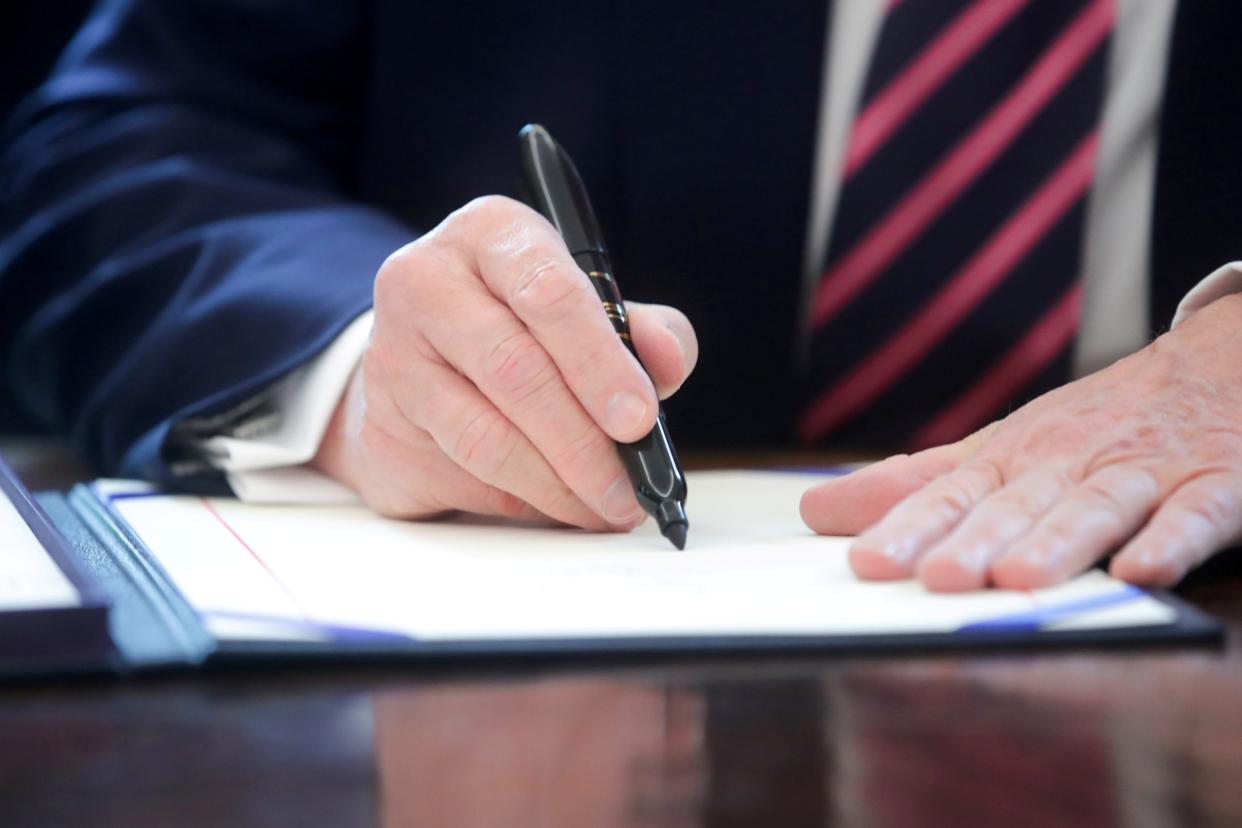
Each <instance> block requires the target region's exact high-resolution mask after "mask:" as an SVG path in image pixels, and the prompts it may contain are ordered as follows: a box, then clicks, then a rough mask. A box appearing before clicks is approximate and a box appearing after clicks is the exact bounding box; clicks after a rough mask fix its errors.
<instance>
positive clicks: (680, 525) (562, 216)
mask: <svg viewBox="0 0 1242 828" xmlns="http://www.w3.org/2000/svg"><path fill="white" fill-rule="evenodd" d="M518 143H519V144H520V146H521V153H522V174H523V177H524V180H525V183H526V186H527V188H528V190H529V191H530V192H529V194H530V197H531V199H532V200H533V201H534V204H533V205H532V206H534V207H535V209H537V210H538V211H539V212H540V213H542V214H543V215H544V217H545V218H547V219H548V221H550V222H552V224H553V225H555V226H556V229H557V231H558V232H560V234H561V238H562V239H564V240H565V246H566V247H568V248H569V252H570V254H571V255H572V256H573V257H574V261H575V262H576V263H577V264H578V267H579V268H581V269H582V272H583V273H585V274H586V275H587V276H588V277H590V279H591V284H593V285H595V292H596V293H598V294H599V298H600V301H602V302H603V303H604V312H605V313H607V314H608V318H609V319H611V320H612V327H613V329H614V330H615V331H616V332H617V336H619V337H621V341H622V342H624V343H625V347H627V348H629V349H630V353H631V354H633V355H634V358H635V359H638V352H637V351H636V350H634V342H633V340H632V339H631V338H630V325H629V322H628V321H627V320H626V316H625V305H624V304H622V302H621V293H620V291H618V290H617V283H616V282H615V281H614V280H613V276H612V263H611V262H610V261H609V258H608V248H606V247H605V246H604V236H603V234H602V233H601V232H600V230H599V223H598V222H597V221H596V219H595V211H594V210H592V209H591V200H590V199H589V198H587V193H586V187H584V186H583V184H582V179H581V177H579V175H578V169H577V168H576V167H575V166H574V162H573V161H571V160H570V158H569V155H568V154H567V153H566V152H565V150H563V149H561V146H560V145H559V144H557V143H556V141H554V140H553V139H552V136H551V135H549V134H548V131H547V130H546V129H544V128H543V127H541V126H539V125H538V124H527V125H526V126H524V127H522V131H521V132H519V133H518ZM639 364H640V365H641V364H642V361H641V360H639ZM617 452H618V453H619V454H620V455H621V462H622V464H623V465H624V466H625V471H626V473H627V474H629V476H630V482H631V483H633V484H634V494H635V495H636V496H637V497H638V502H639V503H640V504H642V507H643V509H645V510H646V512H647V514H649V515H651V516H652V517H654V518H655V520H656V523H657V524H658V525H659V527H660V534H662V535H664V537H666V538H668V539H669V540H670V541H672V542H673V545H674V546H676V547H677V548H678V549H685V547H686V530H687V528H688V526H689V524H688V523H687V522H686V477H685V475H684V474H682V472H681V466H680V465H679V464H678V463H677V453H676V452H675V451H673V443H672V441H671V440H669V436H668V426H667V425H666V424H665V421H664V408H663V407H661V408H660V411H659V414H658V416H657V417H656V423H655V427H654V428H652V429H651V433H650V434H648V435H647V436H646V437H644V438H642V439H641V440H638V441H637V442H633V443H617Z"/></svg>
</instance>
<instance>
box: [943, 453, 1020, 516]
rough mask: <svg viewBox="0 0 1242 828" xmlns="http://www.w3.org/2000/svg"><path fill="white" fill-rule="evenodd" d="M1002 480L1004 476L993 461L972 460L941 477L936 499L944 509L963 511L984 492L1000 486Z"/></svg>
mask: <svg viewBox="0 0 1242 828" xmlns="http://www.w3.org/2000/svg"><path fill="white" fill-rule="evenodd" d="M1003 482H1004V476H1003V475H1002V474H1001V472H1000V469H999V467H998V466H996V464H995V463H992V462H990V461H984V460H973V461H971V463H970V464H969V465H963V466H962V467H961V468H959V469H958V470H957V472H955V473H953V474H949V475H946V476H945V477H943V478H941V480H940V481H939V485H937V487H936V499H937V501H938V502H939V503H940V505H941V506H942V507H944V508H946V509H949V510H952V511H954V512H964V511H967V510H969V509H970V508H971V507H973V506H974V505H975V503H977V502H978V501H979V500H980V498H981V497H982V496H983V495H984V494H985V493H986V492H989V491H994V490H996V489H998V488H1000V486H1001V484H1002V483H1003Z"/></svg>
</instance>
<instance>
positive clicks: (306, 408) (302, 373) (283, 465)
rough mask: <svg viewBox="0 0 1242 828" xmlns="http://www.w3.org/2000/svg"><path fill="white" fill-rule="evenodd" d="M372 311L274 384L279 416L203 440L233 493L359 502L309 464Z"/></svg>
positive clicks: (262, 498)
mask: <svg viewBox="0 0 1242 828" xmlns="http://www.w3.org/2000/svg"><path fill="white" fill-rule="evenodd" d="M373 318H374V314H373V312H371V311H367V312H366V313H364V314H362V315H361V316H359V317H358V318H357V319H355V320H354V321H353V322H351V323H350V324H349V326H348V327H347V328H345V330H344V331H342V332H341V334H340V335H339V336H338V337H337V338H336V340H335V341H333V343H332V344H331V345H329V346H328V347H327V348H326V349H325V350H324V351H323V352H322V353H321V354H319V356H317V357H315V358H314V359H313V360H311V361H310V362H308V363H307V364H306V365H303V366H302V367H301V368H298V369H297V370H296V371H294V372H292V373H291V374H289V375H288V376H287V377H285V378H284V379H282V380H281V381H280V382H279V383H277V385H276V387H274V388H273V389H272V400H271V401H272V407H273V408H274V409H275V411H276V413H277V416H276V417H274V418H273V420H272V422H273V425H272V426H271V427H270V428H268V429H267V430H266V431H263V432H260V433H257V434H247V435H246V436H245V437H234V436H226V435H217V436H215V437H209V438H207V439H206V440H204V441H203V445H204V448H206V449H207V450H208V454H209V455H210V456H212V457H214V458H216V459H214V460H213V464H214V465H215V467H216V468H218V469H220V470H221V471H223V472H224V473H225V476H226V477H227V478H228V481H229V485H230V486H231V487H232V489H233V492H234V493H235V494H236V495H237V496H238V497H239V498H241V499H242V500H244V501H247V502H251V503H356V502H358V497H357V495H356V494H354V492H352V491H351V490H350V489H348V488H346V487H345V486H342V485H341V484H339V483H337V482H336V481H335V480H332V479H331V478H329V477H327V476H325V475H322V474H320V473H319V472H317V471H315V470H313V469H311V468H310V467H309V466H307V465H306V463H307V462H308V461H309V460H310V459H311V458H312V457H314V456H315V452H316V451H318V449H319V443H320V441H321V440H322V439H323V435H324V432H325V431H327V428H328V422H329V420H331V418H332V412H333V411H335V410H336V406H337V403H338V402H339V401H340V399H341V395H342V394H343V393H345V386H346V385H347V384H348V383H349V379H350V377H351V376H352V375H353V372H354V368H355V367H357V365H358V361H359V360H360V359H361V358H362V354H363V352H364V351H365V350H366V347H367V341H368V340H369V339H370V336H371V324H372V320H373Z"/></svg>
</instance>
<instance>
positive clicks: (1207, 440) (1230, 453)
mask: <svg viewBox="0 0 1242 828" xmlns="http://www.w3.org/2000/svg"><path fill="white" fill-rule="evenodd" d="M1195 455H1196V456H1197V457H1198V458H1200V459H1201V460H1202V461H1203V462H1207V463H1226V464H1230V465H1232V466H1234V467H1239V466H1242V432H1239V431H1235V430H1233V429H1222V428H1212V429H1205V430H1203V431H1202V432H1200V433H1199V434H1197V435H1196V437H1195Z"/></svg>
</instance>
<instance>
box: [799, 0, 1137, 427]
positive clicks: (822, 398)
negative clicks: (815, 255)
mask: <svg viewBox="0 0 1242 828" xmlns="http://www.w3.org/2000/svg"><path fill="white" fill-rule="evenodd" d="M1114 3H1115V0H904V2H901V0H895V2H890V4H889V9H888V11H887V13H886V17H885V20H884V24H883V28H882V29H881V31H880V36H879V40H878V42H877V44H876V50H875V53H874V55H873V57H872V62H871V66H870V68H869V71H868V75H867V78H866V81H865V85H864V88H863V92H862V97H861V103H860V105H859V107H858V112H857V114H856V117H855V119H854V123H853V125H852V128H851V132H850V137H849V141H848V146H847V150H846V157H845V160H844V163H843V170H842V178H841V181H842V184H841V190H840V196H839V200H838V203H837V209H836V217H835V220H834V223H833V227H832V232H831V235H830V239H829V247H828V254H827V256H826V259H825V265H824V268H823V275H822V277H821V279H820V281H819V283H818V285H817V286H816V289H815V292H814V294H813V298H812V301H811V306H810V322H811V360H810V364H811V366H812V368H811V370H812V376H811V377H810V386H811V387H810V389H809V393H808V404H807V406H806V408H805V409H804V410H803V415H802V418H801V421H800V423H799V427H800V432H801V436H802V438H803V439H804V440H805V441H807V442H810V443H821V442H827V441H832V442H834V443H836V444H837V445H854V446H872V447H891V446H894V445H904V446H907V447H911V448H919V447H924V446H929V445H937V444H940V443H943V442H948V441H951V440H955V439H958V438H960V437H962V436H964V435H965V434H968V433H970V432H971V431H973V430H975V429H976V428H978V427H980V426H982V425H984V424H985V423H987V422H988V421H990V420H991V419H994V418H995V417H997V416H1000V415H1003V414H1004V413H1005V411H1006V409H1007V407H1008V406H1010V405H1011V404H1013V403H1014V402H1015V401H1021V400H1025V399H1029V398H1030V397H1032V396H1034V395H1036V394H1038V393H1042V392H1043V391H1045V390H1047V389H1049V388H1051V387H1053V386H1055V385H1057V384H1059V383H1061V382H1063V381H1064V380H1065V379H1066V377H1067V375H1068V369H1069V360H1070V351H1071V348H1072V345H1073V341H1074V336H1075V334H1076V332H1077V328H1078V317H1079V304H1080V296H1081V290H1080V281H1081V280H1080V278H1079V277H1080V273H1079V262H1080V258H1081V255H1080V254H1081V247H1082V238H1083V232H1082V228H1083V220H1084V216H1085V212H1086V207H1085V203H1086V197H1087V192H1088V189H1089V186H1090V184H1091V181H1092V178H1093V174H1094V168H1095V155H1096V146H1097V143H1098V137H1097V130H1098V124H1099V117H1100V109H1101V101H1102V97H1103V80H1104V73H1105V68H1106V62H1107V51H1108V48H1107V47H1108V42H1109V39H1110V34H1111V32H1112V28H1113V23H1114V17H1115V7H1114Z"/></svg>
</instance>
